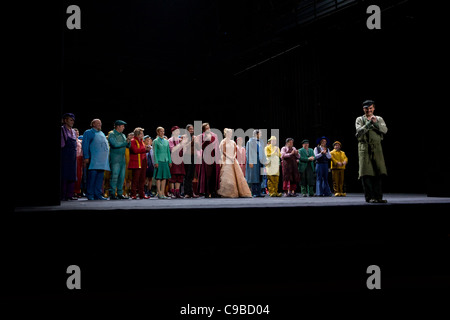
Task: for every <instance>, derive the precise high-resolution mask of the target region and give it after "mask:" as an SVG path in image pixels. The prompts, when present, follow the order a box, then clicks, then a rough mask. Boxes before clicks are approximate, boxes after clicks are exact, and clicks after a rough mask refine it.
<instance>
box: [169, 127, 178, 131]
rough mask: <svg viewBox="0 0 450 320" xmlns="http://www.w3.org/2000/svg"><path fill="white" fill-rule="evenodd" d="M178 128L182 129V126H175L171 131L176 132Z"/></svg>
mask: <svg viewBox="0 0 450 320" xmlns="http://www.w3.org/2000/svg"><path fill="white" fill-rule="evenodd" d="M177 129H180V127H179V126H173V127H172V129H170V132H174V131H175V130H177Z"/></svg>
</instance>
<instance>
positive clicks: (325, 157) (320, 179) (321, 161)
mask: <svg viewBox="0 0 450 320" xmlns="http://www.w3.org/2000/svg"><path fill="white" fill-rule="evenodd" d="M316 143H317V147H315V148H314V156H315V157H316V175H317V176H316V195H317V196H323V197H330V196H331V190H330V185H329V184H328V162H329V160H330V159H331V154H330V150H329V149H328V144H329V140H328V138H327V137H325V136H323V137H321V138H319V139H317V141H316Z"/></svg>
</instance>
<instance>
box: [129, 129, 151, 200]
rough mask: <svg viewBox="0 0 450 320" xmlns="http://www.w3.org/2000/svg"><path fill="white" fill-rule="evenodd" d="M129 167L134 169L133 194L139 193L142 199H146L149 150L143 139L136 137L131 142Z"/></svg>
mask: <svg viewBox="0 0 450 320" xmlns="http://www.w3.org/2000/svg"><path fill="white" fill-rule="evenodd" d="M128 168H130V169H131V170H132V171H133V180H132V183H131V196H132V197H136V194H138V195H139V198H140V199H146V198H147V197H146V196H145V192H144V186H145V173H146V171H147V150H146V149H145V144H144V141H143V140H142V139H139V138H137V137H134V138H133V139H131V142H130V163H129V164H128Z"/></svg>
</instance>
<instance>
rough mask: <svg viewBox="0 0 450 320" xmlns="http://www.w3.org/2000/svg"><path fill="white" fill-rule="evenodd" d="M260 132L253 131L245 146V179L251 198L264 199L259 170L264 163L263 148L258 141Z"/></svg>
mask: <svg viewBox="0 0 450 320" xmlns="http://www.w3.org/2000/svg"><path fill="white" fill-rule="evenodd" d="M260 135H261V132H260V131H259V130H253V137H252V138H250V139H249V140H248V141H247V144H246V146H245V150H246V157H247V163H246V168H245V179H247V183H248V184H250V186H251V191H252V196H253V197H254V198H255V197H264V196H263V195H262V194H261V178H262V177H261V168H262V166H263V164H264V163H265V162H266V161H265V155H264V148H263V146H262V144H261V141H260V140H259V138H260Z"/></svg>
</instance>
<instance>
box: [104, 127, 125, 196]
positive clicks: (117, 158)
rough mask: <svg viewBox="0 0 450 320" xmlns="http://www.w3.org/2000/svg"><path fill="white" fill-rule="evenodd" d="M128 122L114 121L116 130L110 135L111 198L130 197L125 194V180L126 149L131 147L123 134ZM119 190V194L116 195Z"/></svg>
mask: <svg viewBox="0 0 450 320" xmlns="http://www.w3.org/2000/svg"><path fill="white" fill-rule="evenodd" d="M126 124H127V123H126V122H125V121H122V120H117V121H116V122H114V130H113V131H112V132H111V133H110V134H109V135H108V141H109V145H110V147H111V152H110V156H109V157H110V160H109V166H110V167H111V180H110V182H109V185H110V190H109V198H110V199H111V200H116V199H128V197H125V196H124V195H123V182H124V180H125V170H126V166H127V164H126V161H125V151H126V150H127V148H129V147H130V142H128V141H127V138H126V137H125V135H124V134H123V130H124V129H125V125H126ZM116 190H117V195H116Z"/></svg>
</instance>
